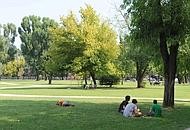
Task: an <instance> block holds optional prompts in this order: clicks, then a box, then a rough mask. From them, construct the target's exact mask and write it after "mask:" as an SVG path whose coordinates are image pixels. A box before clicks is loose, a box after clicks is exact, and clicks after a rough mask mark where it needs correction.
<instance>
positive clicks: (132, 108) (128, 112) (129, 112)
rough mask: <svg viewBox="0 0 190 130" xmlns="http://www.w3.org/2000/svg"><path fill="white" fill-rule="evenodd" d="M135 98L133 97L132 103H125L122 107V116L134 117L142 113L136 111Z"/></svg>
mask: <svg viewBox="0 0 190 130" xmlns="http://www.w3.org/2000/svg"><path fill="white" fill-rule="evenodd" d="M136 104H137V100H136V99H133V100H132V103H129V104H127V106H126V107H125V109H124V112H123V116H125V117H134V116H139V115H138V114H142V113H139V112H138V109H137V105H136Z"/></svg>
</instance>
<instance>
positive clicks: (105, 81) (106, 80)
mask: <svg viewBox="0 0 190 130" xmlns="http://www.w3.org/2000/svg"><path fill="white" fill-rule="evenodd" d="M119 82H120V77H118V76H116V75H102V76H101V77H100V78H99V83H100V85H109V86H110V87H111V86H112V85H116V84H118V83H119Z"/></svg>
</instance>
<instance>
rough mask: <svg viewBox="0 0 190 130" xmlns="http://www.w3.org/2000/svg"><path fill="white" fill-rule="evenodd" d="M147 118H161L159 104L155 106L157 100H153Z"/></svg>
mask: <svg viewBox="0 0 190 130" xmlns="http://www.w3.org/2000/svg"><path fill="white" fill-rule="evenodd" d="M148 116H155V117H161V116H162V109H161V106H160V105H159V104H157V100H153V105H152V108H151V110H150V111H149V113H148Z"/></svg>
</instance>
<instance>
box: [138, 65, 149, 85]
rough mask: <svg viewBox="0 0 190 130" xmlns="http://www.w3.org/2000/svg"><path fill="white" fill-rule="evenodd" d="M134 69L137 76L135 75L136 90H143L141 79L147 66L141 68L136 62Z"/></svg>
mask: <svg viewBox="0 0 190 130" xmlns="http://www.w3.org/2000/svg"><path fill="white" fill-rule="evenodd" d="M136 67H137V75H136V79H137V88H144V87H145V86H144V84H143V78H144V74H145V72H146V69H147V67H148V65H145V66H143V65H142V64H141V63H139V62H136Z"/></svg>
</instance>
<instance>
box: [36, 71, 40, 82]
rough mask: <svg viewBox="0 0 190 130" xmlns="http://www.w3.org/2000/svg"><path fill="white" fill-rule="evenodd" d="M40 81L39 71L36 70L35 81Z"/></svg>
mask: <svg viewBox="0 0 190 130" xmlns="http://www.w3.org/2000/svg"><path fill="white" fill-rule="evenodd" d="M39 80H40V77H39V71H38V70H36V81H39Z"/></svg>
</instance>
